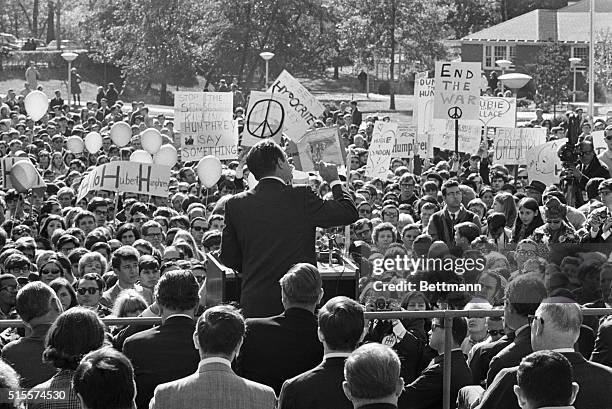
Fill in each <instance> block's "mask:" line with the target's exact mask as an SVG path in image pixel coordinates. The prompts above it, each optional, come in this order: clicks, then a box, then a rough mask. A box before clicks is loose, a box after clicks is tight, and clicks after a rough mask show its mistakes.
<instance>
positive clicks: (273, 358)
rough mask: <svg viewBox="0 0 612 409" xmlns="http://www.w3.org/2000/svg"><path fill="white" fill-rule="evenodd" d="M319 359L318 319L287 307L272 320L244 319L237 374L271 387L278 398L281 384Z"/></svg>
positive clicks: (298, 309)
mask: <svg viewBox="0 0 612 409" xmlns="http://www.w3.org/2000/svg"><path fill="white" fill-rule="evenodd" d="M322 359H323V344H321V342H320V341H319V338H318V336H317V317H316V316H315V315H314V314H313V313H311V312H310V311H306V310H303V309H301V308H290V309H288V310H287V311H285V312H284V313H282V314H281V315H277V316H275V317H269V318H253V319H248V320H247V333H246V336H245V337H244V343H243V344H242V348H240V353H239V355H238V357H237V358H236V365H235V367H236V373H237V374H238V375H240V376H243V377H245V378H247V379H250V380H252V381H255V382H258V383H263V384H264V385H268V386H271V387H272V388H273V389H274V391H275V392H276V394H277V395H278V393H279V392H280V390H281V386H282V385H283V382H285V381H286V380H287V379H290V378H293V377H294V376H296V375H298V374H301V373H302V372H305V371H307V370H309V369H312V368H314V367H315V366H317V365H318V364H319V363H320V362H321V360H322Z"/></svg>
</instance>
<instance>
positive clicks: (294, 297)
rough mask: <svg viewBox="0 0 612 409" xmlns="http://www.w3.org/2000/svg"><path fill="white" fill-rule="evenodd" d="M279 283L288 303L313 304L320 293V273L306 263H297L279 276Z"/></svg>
mask: <svg viewBox="0 0 612 409" xmlns="http://www.w3.org/2000/svg"><path fill="white" fill-rule="evenodd" d="M279 283H280V285H281V288H282V292H283V294H284V295H285V297H286V298H287V301H288V302H289V303H296V304H315V303H316V302H317V301H318V300H319V295H320V293H321V286H322V281H321V274H320V273H319V270H318V269H317V268H316V267H315V266H313V265H312V264H308V263H298V264H296V265H294V266H293V267H291V268H290V269H289V271H287V273H286V274H285V275H284V276H282V277H281V279H280V280H279Z"/></svg>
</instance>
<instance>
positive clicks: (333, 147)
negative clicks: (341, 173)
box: [297, 127, 345, 172]
mask: <svg viewBox="0 0 612 409" xmlns="http://www.w3.org/2000/svg"><path fill="white" fill-rule="evenodd" d="M297 150H298V154H299V157H300V161H299V162H300V166H301V169H300V170H302V171H305V172H312V171H314V170H315V164H316V163H317V162H326V163H333V164H334V165H338V166H342V165H344V161H345V158H344V157H343V156H344V155H343V152H344V149H342V145H341V144H340V136H339V135H338V128H336V127H330V128H317V129H313V130H310V131H308V132H306V134H305V135H304V136H303V137H302V139H300V140H299V141H298V142H297Z"/></svg>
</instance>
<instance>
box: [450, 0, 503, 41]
mask: <svg viewBox="0 0 612 409" xmlns="http://www.w3.org/2000/svg"><path fill="white" fill-rule="evenodd" d="M449 8H450V10H449V13H448V17H447V20H446V23H447V24H448V27H449V28H450V29H452V30H454V31H455V38H457V39H459V38H463V37H465V36H467V35H468V34H471V33H475V32H477V31H480V30H482V29H483V28H486V27H490V26H493V25H495V24H497V23H499V22H500V21H501V10H500V4H499V3H498V2H496V1H487V0H485V1H483V0H451V1H450V4H449Z"/></svg>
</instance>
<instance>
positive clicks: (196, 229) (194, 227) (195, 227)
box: [191, 226, 208, 231]
mask: <svg viewBox="0 0 612 409" xmlns="http://www.w3.org/2000/svg"><path fill="white" fill-rule="evenodd" d="M191 229H192V230H193V231H202V230H208V227H204V226H193V227H192V228H191Z"/></svg>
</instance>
